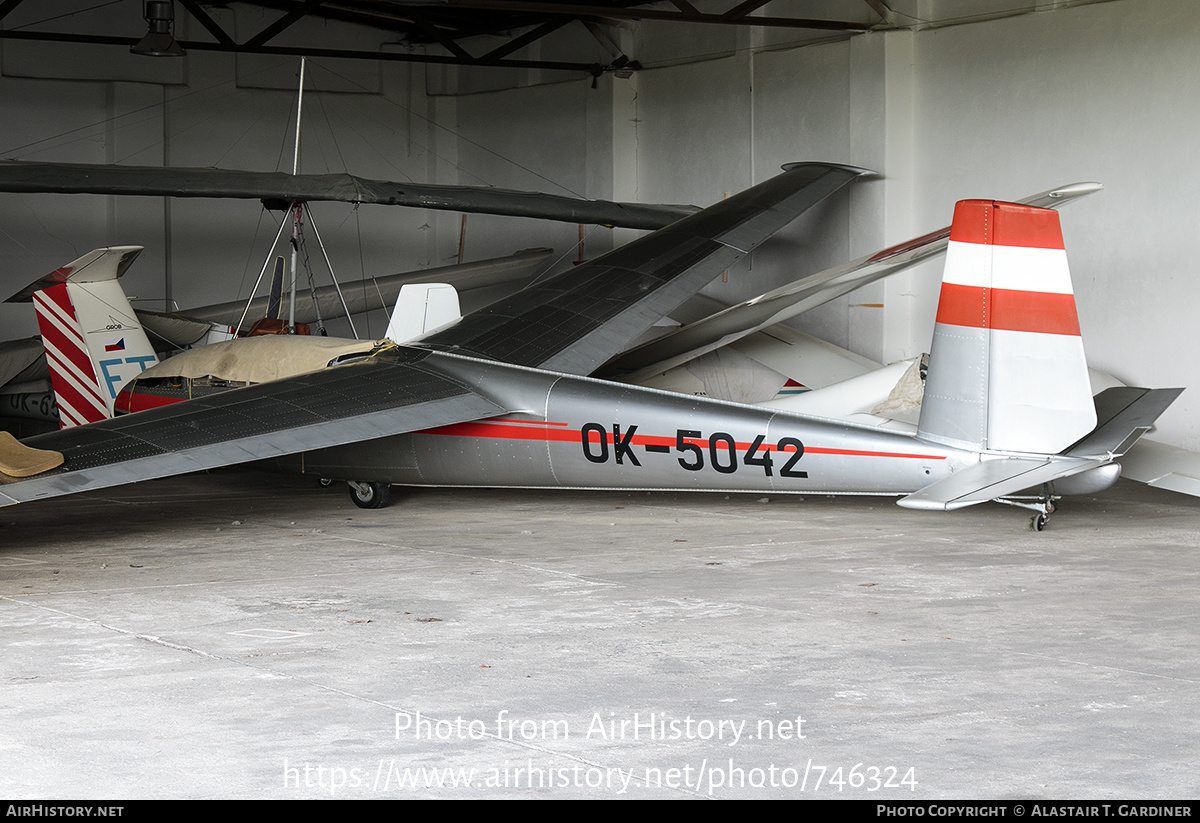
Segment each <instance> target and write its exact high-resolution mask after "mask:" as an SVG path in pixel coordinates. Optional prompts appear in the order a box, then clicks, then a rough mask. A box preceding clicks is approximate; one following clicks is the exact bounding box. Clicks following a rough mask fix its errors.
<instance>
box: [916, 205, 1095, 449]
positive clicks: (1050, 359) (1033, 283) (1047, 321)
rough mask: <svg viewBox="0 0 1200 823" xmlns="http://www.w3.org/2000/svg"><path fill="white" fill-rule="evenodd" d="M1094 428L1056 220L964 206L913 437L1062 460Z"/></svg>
mask: <svg viewBox="0 0 1200 823" xmlns="http://www.w3.org/2000/svg"><path fill="white" fill-rule="evenodd" d="M1095 425H1096V411H1095V406H1094V404H1093V402H1092V394H1091V387H1090V383H1089V380H1088V372H1087V360H1086V359H1085V357H1084V352H1083V340H1082V337H1081V336H1080V331H1079V318H1078V314H1077V312H1076V309H1075V296H1074V291H1073V289H1072V286H1071V276H1070V271H1069V269H1068V266H1067V256H1066V250H1065V247H1064V245H1063V240H1062V230H1061V227H1060V225H1059V217H1058V213H1057V212H1056V211H1053V210H1051V209H1042V208H1036V207H1033V206H1022V205H1018V204H1015V203H1004V202H998V201H992V200H963V201H960V202H959V203H958V204H956V205H955V209H954V222H953V224H952V227H951V230H950V243H949V247H948V249H947V252H946V268H945V274H944V277H943V280H942V290H941V296H940V299H939V302H938V312H937V322H936V324H935V326H934V336H933V344H932V346H931V348H930V365H929V375H928V379H927V382H926V386H925V396H924V400H923V402H922V407H921V417H920V423H919V426H918V430H917V435H918V437H921V438H922V439H925V440H930V441H934V442H937V443H944V444H947V445H951V446H957V447H960V448H967V449H971V450H976V451H1003V452H1026V453H1038V454H1058V453H1059V452H1061V451H1062V450H1063V449H1065V448H1067V447H1068V446H1070V445H1071V444H1072V443H1074V442H1076V441H1077V440H1079V439H1080V438H1082V437H1084V436H1085V435H1087V434H1088V433H1089V432H1090V431H1091V430H1092V429H1093V428H1094V427H1095Z"/></svg>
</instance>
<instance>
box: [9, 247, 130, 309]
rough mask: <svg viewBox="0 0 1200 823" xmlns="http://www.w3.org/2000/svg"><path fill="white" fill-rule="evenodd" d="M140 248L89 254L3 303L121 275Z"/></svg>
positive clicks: (39, 280) (38, 280)
mask: <svg viewBox="0 0 1200 823" xmlns="http://www.w3.org/2000/svg"><path fill="white" fill-rule="evenodd" d="M142 249H143V247H142V246H110V247H108V248H104V249H96V250H95V251H90V252H88V253H87V254H85V255H84V256H83V257H80V258H79V259H78V260H73V261H72V262H70V263H68V264H67V265H65V266H63V267H61V268H58V269H55V270H54V271H52V272H50V273H49V274H47V275H46V276H45V277H39V278H38V279H37V280H35V281H33V282H32V283H30V284H29V285H28V286H26V287H25V288H23V289H21V290H20V291H19V292H17V293H16V294H14V295H13V296H12V297H10V298H8V299H7V300H5V301H4V302H5V303H28V302H29V301H31V300H32V299H33V294H34V292H39V291H42V290H44V289H48V288H50V287H52V286H58V285H61V284H63V283H68V282H69V283H77V284H78V283H102V282H104V281H106V280H116V279H117V278H118V277H120V276H121V275H123V274H124V273H125V272H126V271H127V270H128V269H129V267H130V266H131V265H133V261H134V260H137V257H138V255H139V254H141V253H142Z"/></svg>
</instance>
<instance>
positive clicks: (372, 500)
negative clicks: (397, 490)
mask: <svg viewBox="0 0 1200 823" xmlns="http://www.w3.org/2000/svg"><path fill="white" fill-rule="evenodd" d="M391 491H392V485H391V483H359V482H356V481H354V480H351V481H350V499H351V500H353V501H354V505H356V506H358V507H359V508H360V509H380V508H383V507H384V506H386V505H387V502H388V497H389V496H390V495H391Z"/></svg>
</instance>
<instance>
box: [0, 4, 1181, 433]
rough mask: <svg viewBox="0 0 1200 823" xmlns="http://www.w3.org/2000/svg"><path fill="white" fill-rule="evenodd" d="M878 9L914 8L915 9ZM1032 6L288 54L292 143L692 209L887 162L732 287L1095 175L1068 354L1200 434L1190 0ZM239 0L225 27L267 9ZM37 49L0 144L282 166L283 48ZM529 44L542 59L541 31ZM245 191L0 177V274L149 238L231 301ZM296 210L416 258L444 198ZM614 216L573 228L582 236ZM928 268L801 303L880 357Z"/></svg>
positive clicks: (187, 289)
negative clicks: (639, 64)
mask: <svg viewBox="0 0 1200 823" xmlns="http://www.w3.org/2000/svg"><path fill="white" fill-rule="evenodd" d="M895 5H896V6H897V8H900V9H901V10H908V11H909V12H910V13H913V14H917V15H918V16H923V15H926V14H927V13H928V12H929V11H930V10H932V9H935V7H938V6H939V4H938V3H937V2H933V0H930V2H928V3H910V4H907V5H905V4H895ZM1057 5H1058V4H1056V3H1039V4H1038V6H1039V7H1040V8H1043V9H1044V10H1043V11H1040V12H1038V13H1034V14H1026V15H1022V16H1017V17H1011V18H1006V19H1001V20H995V21H990V22H975V23H970V24H966V25H959V26H953V27H946V28H940V29H924V30H917V31H898V32H887V33H872V34H866V35H861V36H858V37H854V38H851V39H844V40H832V41H826V42H822V43H817V44H811V45H805V46H802V47H801V46H796V45H795V44H792V43H790V42H789V40H788V38H789V37H791V35H790V34H787V33H775V32H772V33H764V32H753V31H750V30H747V29H729V28H724V27H696V31H694V32H693V31H691V30H688V29H679V28H676V27H667V26H664V25H651V24H647V25H642V26H639V27H637V28H636V29H635V30H633V31H623V32H619V37H620V38H622V45H623V46H624V47H625V48H626V51H627V53H629V54H630V55H631V56H632V57H634V58H637V59H640V60H643V61H644V62H645V63H646V64H647V67H646V68H645V70H643V71H641V72H638V73H636V74H634V75H633V76H632V77H631V78H628V79H620V78H614V77H612V76H605V77H603V78H600V80H599V82H598V83H596V87H595V88H593V87H592V81H591V79H590V78H574V79H572V78H567V79H565V80H564V77H565V76H564V75H562V74H552V73H545V72H536V71H527V72H523V73H522V74H521V75H520V76H519V77H517V78H516V79H514V80H513V81H512V82H508V81H505V82H504V83H499V82H495V81H491V80H484V79H481V78H479V77H477V76H472V75H471V74H470V73H469V72H461V71H455V70H446V69H439V70H437V71H431V72H429V73H428V76H427V73H426V72H425V71H424V70H422V69H420V68H404V67H399V66H395V65H391V66H385V67H383V68H378V67H369V68H368V67H366V66H365V65H363V64H356V65H354V66H348V65H338V64H331V63H326V64H324V65H322V64H321V63H320V62H319V61H318V63H317V64H316V66H315V67H314V68H313V69H312V71H311V75H312V76H313V77H314V78H316V77H318V76H323V78H324V79H323V80H321V81H314V82H318V84H319V87H322V86H320V84H324V85H323V88H324V89H325V90H323V91H318V92H317V93H315V94H314V95H312V96H311V97H310V98H308V100H307V102H306V104H305V105H306V112H312V113H313V114H312V119H311V120H310V119H309V115H308V114H306V126H305V129H306V132H305V133H306V140H305V147H304V152H305V158H304V164H303V165H304V168H305V169H306V170H310V171H322V170H325V169H334V170H340V169H341V168H345V169H348V170H350V171H353V172H355V173H359V174H365V175H368V176H375V177H383V178H391V179H405V178H406V177H411V178H412V179H415V180H430V181H435V182H463V183H476V182H485V183H489V184H493V185H501V186H509V187H519V188H535V189H540V190H543V191H553V192H564V191H565V192H574V193H578V194H582V195H584V196H588V197H617V198H627V199H639V200H643V201H671V202H692V203H697V204H699V205H706V204H708V203H711V202H714V201H716V200H718V199H720V198H721V197H723V196H724V195H725V193H726V192H735V191H738V190H740V189H742V188H744V187H745V186H747V185H749V184H751V183H753V182H757V181H759V180H762V179H765V178H766V177H768V176H769V175H771V174H773V173H774V172H775V170H776V169H777V168H778V166H779V165H780V164H781V163H784V162H788V161H793V160H830V161H836V162H844V163H852V164H856V165H862V166H867V167H870V168H875V169H878V170H879V171H881V172H882V173H883V175H884V177H883V178H882V179H880V180H876V181H873V182H868V183H860V184H858V185H856V186H855V187H854V188H853V189H852V190H851V191H848V192H846V193H844V194H842V195H840V196H838V197H835V198H833V199H832V200H831V201H830V202H829V203H827V204H823V205H822V206H821V207H819V208H818V209H816V210H814V212H813V213H812V214H810V215H808V216H806V217H805V218H804V219H802V220H801V221H798V223H797V224H796V225H794V226H792V227H789V228H788V229H787V230H786V231H785V232H783V233H782V235H781V236H780V237H779V238H778V240H777V241H775V242H774V243H773V244H772V245H770V246H769V247H765V248H764V249H762V250H760V252H759V253H758V254H757V255H756V256H755V258H754V259H753V260H752V261H750V262H749V263H745V264H742V265H741V266H739V267H737V268H735V270H732V271H730V272H729V273H728V274H727V276H726V277H725V278H723V280H722V281H719V282H717V283H715V284H714V285H713V286H712V287H710V289H709V290H710V291H711V292H712V293H713V294H715V295H717V296H721V297H724V298H726V299H731V300H732V299H739V298H743V297H747V296H751V295H753V294H756V293H759V292H761V291H763V290H765V289H768V288H771V287H773V286H775V285H778V284H780V283H782V282H787V281H789V280H792V279H795V278H796V277H798V276H802V275H804V274H807V273H810V272H813V271H817V270H820V269H822V268H825V267H827V266H830V265H833V264H835V263H837V262H840V261H842V260H845V259H847V258H850V257H854V256H857V255H860V254H864V253H867V252H870V251H873V250H875V249H878V248H882V247H883V246H885V245H887V244H890V243H893V242H897V241H900V240H904V239H907V238H909V237H912V236H915V235H917V234H921V233H923V232H926V231H929V230H932V229H935V228H937V227H939V226H942V225H945V224H946V223H947V222H948V220H949V217H950V210H951V207H952V205H953V202H954V200H956V199H959V198H962V197H997V198H1017V197H1021V196H1025V195H1028V194H1032V193H1035V192H1038V191H1041V190H1044V189H1047V188H1051V187H1053V186H1055V185H1059V184H1062V183H1068V182H1074V181H1078V180H1099V181H1101V182H1103V183H1105V185H1106V187H1107V188H1106V191H1105V192H1104V193H1102V194H1099V195H1096V196H1094V197H1092V198H1090V199H1088V200H1086V201H1084V202H1082V203H1079V204H1076V205H1074V206H1071V207H1070V208H1068V209H1066V210H1064V213H1063V223H1064V229H1065V232H1066V237H1067V242H1068V246H1069V253H1070V255H1071V259H1072V264H1073V269H1074V273H1075V280H1076V288H1077V291H1078V295H1079V297H1078V302H1079V308H1080V314H1081V321H1082V324H1083V329H1084V335H1085V345H1086V346H1087V349H1088V353H1089V357H1090V359H1091V360H1092V361H1093V363H1094V364H1095V365H1096V366H1098V367H1100V368H1103V369H1107V370H1109V371H1111V372H1113V373H1114V374H1116V375H1117V376H1119V377H1121V378H1122V379H1124V380H1127V381H1130V382H1134V383H1139V384H1144V385H1166V386H1171V385H1182V386H1192V387H1195V389H1194V391H1193V392H1189V393H1186V394H1185V395H1184V396H1183V397H1182V398H1181V399H1180V401H1178V402H1177V403H1176V405H1175V407H1173V408H1172V409H1171V410H1170V411H1168V413H1167V415H1166V416H1165V417H1164V418H1163V420H1162V421H1161V425H1160V433H1159V434H1160V437H1162V439H1165V440H1167V441H1168V442H1172V443H1175V444H1177V445H1181V446H1185V447H1188V448H1193V449H1200V431H1197V429H1196V427H1195V426H1194V425H1193V423H1192V419H1193V418H1194V417H1195V415H1194V414H1193V412H1194V411H1195V410H1197V409H1198V408H1200V405H1198V404H1200V362H1198V360H1197V358H1196V357H1195V356H1194V355H1195V352H1196V344H1195V341H1194V339H1193V335H1192V334H1191V332H1190V326H1191V324H1190V320H1191V314H1192V313H1193V312H1194V311H1195V306H1196V303H1197V300H1196V295H1195V291H1194V289H1193V288H1192V285H1191V282H1190V281H1191V279H1192V277H1193V272H1192V269H1193V265H1192V263H1191V260H1192V258H1194V256H1195V255H1194V254H1193V253H1192V246H1193V245H1194V243H1195V241H1194V240H1193V236H1194V233H1193V232H1190V231H1189V230H1188V229H1189V228H1190V225H1189V224H1190V223H1191V222H1192V219H1191V213H1190V212H1191V208H1190V197H1189V196H1188V195H1189V192H1190V190H1191V189H1192V188H1194V184H1195V183H1196V182H1197V181H1196V178H1197V175H1198V172H1197V171H1196V168H1195V165H1194V164H1193V163H1191V162H1190V161H1191V155H1192V154H1193V153H1194V151H1195V145H1196V142H1195V137H1194V135H1196V134H1197V133H1200V122H1198V121H1200V105H1197V103H1198V102H1200V101H1198V100H1197V97H1198V96H1200V53H1198V52H1197V50H1196V49H1195V47H1194V44H1195V43H1196V42H1200V38H1198V35H1200V31H1198V29H1200V22H1197V21H1196V19H1195V15H1194V14H1191V12H1192V4H1191V3H1190V2H1188V0H1114V2H1109V3H1098V4H1093V5H1086V6H1078V7H1068V8H1055V7H1056V6H1057ZM910 7H911V8H910ZM972 10H973V11H972V13H973V12H974V11H977V10H978V9H974V7H973V6H972ZM218 12H219V13H221V14H226V15H229V14H233V12H231V11H229V10H224V11H220V10H218ZM239 14H243V15H245V14H246V12H245V11H242V12H239ZM180 17H181V18H184V17H185V15H182V14H181V15H180ZM237 23H238V25H239V26H241V27H244V28H245V30H247V31H249V30H256V28H257V27H261V25H263V21H261V20H256V19H242V18H238V21H237ZM184 25H186V21H184ZM372 36H374V35H369V34H363V35H361V38H360V40H362V41H363V42H366V41H369V40H370V37H372ZM363 42H356V43H354V45H355V46H357V47H362V45H363ZM378 45H379V47H381V48H388V47H387V46H384V45H383V44H382V43H379V44H378ZM593 46H594V44H593ZM46 48H47V47H44V46H42V47H39V50H37V51H33V50H30V49H28V48H27V47H24V46H20V47H18V46H16V45H14V44H13V43H11V42H4V43H2V44H0V55H2V56H3V60H2V61H0V71H2V74H3V76H0V101H3V103H4V108H5V111H6V113H7V114H8V116H7V117H5V118H4V119H3V120H2V121H0V156H11V157H20V158H23V159H62V160H68V159H69V160H83V161H90V162H103V161H115V162H146V163H156V162H163V161H166V162H172V163H177V164H184V163H192V164H197V165H206V164H219V165H223V166H232V167H243V168H257V169H263V168H267V169H270V168H276V167H280V168H285V167H288V166H289V165H290V161H289V159H288V158H290V137H288V136H287V135H288V134H289V131H288V130H289V128H290V123H289V122H288V121H289V118H290V117H291V116H293V115H291V114H290V113H289V112H290V111H291V106H292V104H293V101H294V96H295V95H294V92H293V91H292V90H291V88H292V82H293V79H292V76H293V75H294V73H295V65H294V62H295V61H286V60H283V61H263V60H259V61H257V62H254V63H251V62H248V61H246V60H237V59H234V58H231V57H227V56H217V55H201V54H197V55H192V56H189V57H188V58H187V60H186V64H185V67H184V69H182V70H172V71H174V72H175V73H174V74H170V73H168V75H166V76H164V77H162V78H159V80H158V82H148V81H147V78H145V77H144V76H138V75H136V72H137V71H144V69H141V68H138V66H137V65H136V64H135V65H134V68H132V69H131V68H129V67H128V66H125V67H123V68H121V69H120V71H119V72H117V73H116V74H115V75H114V77H113V78H112V79H99V78H97V77H96V69H95V68H94V64H93V63H91V62H89V60H90V59H84V58H81V57H78V56H77V55H79V54H82V52H79V51H78V47H70V48H68V47H62V48H60V49H57V50H55V54H56V55H57V54H59V53H61V59H58V58H56V59H54V60H50V61H48V60H47V58H46V53H47V52H46ZM544 48H548V49H551V50H552V51H554V52H555V54H559V53H560V52H561V50H562V44H561V43H555V44H549V45H546V46H544ZM588 59H594V55H590V54H589V55H588ZM150 62H151V63H156V62H158V63H160V62H162V61H150ZM343 62H344V61H343ZM49 64H53V70H50V69H49V68H48V65H49ZM114 71H116V70H114ZM131 72H134V73H132V74H131ZM89 78H90V79H89ZM551 81H553V82H551ZM350 92H353V93H350ZM164 100H165V101H166V103H165V105H162V102H163V101H164ZM310 123H311V124H312V125H309V124H310ZM93 201H100V202H93ZM259 211H260V210H259V209H258V208H257V206H256V204H240V205H231V204H229V203H228V202H226V203H222V204H220V205H219V206H216V207H214V205H213V204H211V203H207V204H206V203H188V202H185V201H173V202H172V203H169V204H164V203H163V202H162V201H161V200H146V201H123V202H120V203H117V202H114V201H113V199H112V198H62V197H49V196H44V197H35V196H28V197H11V196H5V201H4V203H3V204H2V205H0V215H3V220H2V221H0V267H2V269H0V277H2V278H3V280H4V282H5V283H6V284H11V285H12V287H13V289H14V290H15V288H17V287H18V286H20V285H23V284H24V283H25V282H27V281H28V280H31V279H33V278H34V277H35V276H38V275H40V274H42V273H44V272H46V271H49V270H50V269H53V268H55V267H56V266H58V265H61V264H62V263H65V262H67V261H68V260H70V259H72V257H73V256H74V255H75V254H76V253H78V254H82V253H84V252H86V251H88V250H89V249H91V248H93V247H94V246H97V245H103V244H107V243H112V242H144V243H146V245H147V246H148V250H147V253H146V258H147V259H146V260H145V261H144V262H140V263H139V264H138V266H137V267H135V271H138V272H139V273H138V274H137V277H138V278H143V279H142V280H139V281H138V286H137V288H138V289H139V290H140V291H141V293H142V294H143V296H149V297H155V298H159V299H161V298H162V297H164V296H165V293H166V289H167V286H168V284H169V286H170V291H171V295H172V296H173V297H174V298H175V299H176V300H177V302H179V304H180V305H186V304H187V302H189V301H191V302H202V301H207V300H210V299H211V300H215V299H229V296H230V294H229V292H230V290H234V291H237V292H238V293H245V291H246V290H248V288H249V283H248V282H246V278H247V277H249V278H251V279H252V277H253V274H255V273H256V272H257V267H258V266H259V265H261V258H262V255H263V253H264V252H263V251H262V249H263V242H264V237H266V236H267V235H268V234H269V232H268V231H267V229H268V227H267V226H265V225H264V226H263V227H262V228H258V229H256V228H255V226H256V225H257V223H258V220H259ZM317 217H318V219H319V220H320V221H321V223H320V227H321V229H322V231H323V233H325V234H326V235H327V239H328V240H331V242H332V245H333V248H334V252H335V261H336V260H338V259H339V258H340V259H345V260H346V261H348V262H347V263H346V264H345V266H344V267H343V268H344V269H346V270H347V275H346V276H350V275H354V276H357V275H358V274H359V273H360V272H361V271H365V272H366V273H368V274H370V273H385V272H390V271H395V270H400V269H403V268H406V267H419V266H429V265H437V264H439V263H444V262H447V261H448V258H452V257H453V256H454V255H455V254H456V253H457V247H458V237H459V229H460V221H459V218H458V216H457V215H451V214H438V213H432V212H430V213H426V212H420V211H405V210H399V209H396V210H389V209H371V210H369V209H366V208H364V209H362V210H360V212H359V213H357V214H356V213H354V212H353V211H352V210H350V209H349V208H348V207H347V208H339V207H334V206H329V207H321V209H320V210H319V211H318V212H317ZM360 224H361V226H362V232H361V235H360V234H359V232H358V228H359V225H360ZM633 234H634V233H632V232H611V231H609V230H607V229H596V230H590V231H589V233H588V236H587V238H586V240H585V249H586V254H587V255H588V256H595V255H596V254H598V253H601V252H602V251H604V250H605V249H607V248H609V247H611V245H612V244H613V243H619V242H623V241H624V239H626V238H627V237H629V236H632V235H633ZM256 235H257V236H256ZM577 240H578V236H577V231H576V229H575V227H573V226H553V225H548V224H538V223H535V221H523V220H514V219H502V218H487V217H475V216H472V217H470V218H468V220H467V223H466V233H465V243H464V246H465V251H466V255H467V257H468V258H474V257H481V256H488V255H492V254H501V253H507V252H509V251H512V250H515V249H517V248H522V247H526V246H531V245H552V246H554V247H555V248H556V249H557V251H558V252H559V254H560V255H561V256H562V257H563V258H564V259H571V258H573V257H574V256H575V254H576V244H577ZM360 243H361V244H362V245H363V248H364V252H365V253H364V255H363V256H362V258H361V259H362V262H361V263H359V256H358V245H359V244H360ZM248 271H249V272H250V274H247V273H246V272H248ZM167 273H169V274H167ZM131 277H133V275H132V274H131ZM939 277H940V266H939V265H927V266H925V267H922V268H921V269H918V270H914V271H913V272H911V273H906V274H902V275H899V276H897V277H895V278H893V279H891V280H889V281H888V282H886V283H882V284H878V285H876V286H874V287H871V288H869V289H866V290H864V291H863V292H861V293H857V294H854V295H850V296H848V297H847V298H845V299H843V300H840V301H837V302H835V303H833V304H831V305H829V306H827V307H825V308H823V309H820V310H818V311H815V312H812V313H811V314H810V315H809V316H806V317H804V318H802V320H801V321H800V322H799V325H801V326H802V327H804V328H806V329H809V330H811V331H814V332H816V333H818V334H821V335H822V336H824V337H826V338H828V339H830V340H831V341H833V342H835V343H838V344H839V345H843V346H848V347H850V348H852V349H854V350H855V351H858V352H860V353H862V354H865V355H868V356H871V357H874V358H876V359H880V360H885V361H888V360H894V359H898V358H901V357H907V356H912V355H914V354H917V353H919V352H921V351H924V350H926V349H927V348H928V342H929V338H930V333H931V325H932V317H933V313H934V309H935V306H936V299H937V283H938V280H939ZM0 312H3V314H0V322H3V323H5V324H6V326H8V327H9V328H10V329H24V331H25V333H31V332H32V330H33V326H32V321H28V320H27V319H26V315H25V313H24V312H22V311H19V310H12V309H10V308H0ZM1192 395H1194V396H1192Z"/></svg>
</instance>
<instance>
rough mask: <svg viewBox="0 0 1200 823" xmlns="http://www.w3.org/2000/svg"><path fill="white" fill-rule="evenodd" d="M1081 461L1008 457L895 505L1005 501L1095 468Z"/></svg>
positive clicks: (949, 506) (936, 507) (950, 506)
mask: <svg viewBox="0 0 1200 823" xmlns="http://www.w3.org/2000/svg"><path fill="white" fill-rule="evenodd" d="M1096 465H1097V464H1096V461H1095V460H1087V459H1084V458H1075V457H1067V458H1051V457H1044V458H1038V457H1009V458H1002V459H999V460H985V461H983V462H981V463H976V464H975V465H973V466H971V467H969V468H966V469H962V470H960V471H956V472H955V473H954V474H952V475H950V476H949V477H947V478H945V479H942V480H939V481H937V482H936V483H933V484H931V485H928V486H926V487H925V488H923V489H921V490H920V491H919V492H915V493H913V494H910V495H908V496H907V497H902V498H900V499H899V500H897V501H896V502H897V504H899V505H900V506H903V507H904V508H906V509H923V510H926V511H953V510H954V509H961V508H963V507H965V506H973V505H975V504H976V503H984V502H986V501H988V500H995V499H996V498H997V497H1007V496H1009V495H1013V494H1017V493H1018V492H1022V491H1024V490H1026V489H1030V488H1034V487H1036V486H1040V485H1042V484H1043V483H1049V482H1051V481H1053V480H1057V479H1059V478H1061V477H1069V476H1071V475H1072V474H1078V473H1079V472H1081V471H1084V470H1085V469H1090V468H1093V467H1095V466H1096Z"/></svg>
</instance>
